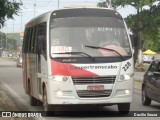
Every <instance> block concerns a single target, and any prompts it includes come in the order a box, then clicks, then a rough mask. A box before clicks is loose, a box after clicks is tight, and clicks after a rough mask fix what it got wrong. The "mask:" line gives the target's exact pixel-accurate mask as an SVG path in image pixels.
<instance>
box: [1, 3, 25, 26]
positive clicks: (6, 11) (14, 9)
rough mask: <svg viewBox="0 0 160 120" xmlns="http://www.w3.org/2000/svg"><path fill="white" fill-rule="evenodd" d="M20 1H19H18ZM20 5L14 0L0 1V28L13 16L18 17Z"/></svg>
mask: <svg viewBox="0 0 160 120" xmlns="http://www.w3.org/2000/svg"><path fill="white" fill-rule="evenodd" d="M20 1H21V0H20ZM20 5H22V2H21V3H18V2H16V1H15V0H0V28H1V27H2V26H4V23H5V21H6V18H7V19H13V15H14V14H15V15H18V10H19V9H20Z"/></svg>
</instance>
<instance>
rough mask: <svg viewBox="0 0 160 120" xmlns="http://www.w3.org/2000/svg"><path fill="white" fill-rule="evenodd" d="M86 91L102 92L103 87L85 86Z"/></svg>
mask: <svg viewBox="0 0 160 120" xmlns="http://www.w3.org/2000/svg"><path fill="white" fill-rule="evenodd" d="M87 90H88V91H103V90H104V85H94V86H93V85H92V86H87Z"/></svg>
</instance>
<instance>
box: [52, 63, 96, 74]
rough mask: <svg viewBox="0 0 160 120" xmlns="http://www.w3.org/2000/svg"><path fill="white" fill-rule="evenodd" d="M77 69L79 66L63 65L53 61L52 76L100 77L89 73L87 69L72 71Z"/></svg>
mask: <svg viewBox="0 0 160 120" xmlns="http://www.w3.org/2000/svg"><path fill="white" fill-rule="evenodd" d="M72 68H77V66H75V65H72V64H69V63H62V62H57V61H54V60H51V70H52V75H63V76H98V75H97V74H95V73H93V72H90V71H87V70H85V69H72Z"/></svg>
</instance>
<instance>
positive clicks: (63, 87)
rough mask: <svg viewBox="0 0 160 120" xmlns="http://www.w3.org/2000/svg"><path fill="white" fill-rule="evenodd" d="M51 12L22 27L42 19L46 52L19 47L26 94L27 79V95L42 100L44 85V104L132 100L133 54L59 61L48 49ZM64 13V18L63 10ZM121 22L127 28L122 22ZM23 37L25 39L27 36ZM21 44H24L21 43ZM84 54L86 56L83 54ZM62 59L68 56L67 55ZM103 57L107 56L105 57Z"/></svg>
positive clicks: (107, 102) (123, 101)
mask: <svg viewBox="0 0 160 120" xmlns="http://www.w3.org/2000/svg"><path fill="white" fill-rule="evenodd" d="M71 10H73V9H71ZM63 11H65V9H64V10H62V13H63ZM95 11H96V10H95ZM104 11H106V9H104ZM53 14H54V11H52V12H49V13H47V14H44V15H42V16H40V17H37V18H35V19H33V20H31V21H30V22H29V23H30V24H29V23H28V24H26V29H29V28H32V27H37V26H38V25H39V24H41V23H44V22H45V23H46V25H47V26H46V53H47V54H46V57H45V56H44V55H43V54H42V53H41V54H39V53H36V52H35V53H30V52H26V51H25V50H23V51H22V58H23V62H22V72H23V86H24V89H25V92H26V93H27V94H29V93H28V86H29V85H28V80H30V87H31V94H30V95H31V96H33V97H34V98H36V99H38V100H40V101H43V90H44V88H46V90H47V98H48V104H53V105H72V104H118V103H130V102H132V101H133V82H134V75H133V74H134V63H133V54H132V55H131V56H130V57H129V58H127V59H125V60H123V57H122V58H121V56H119V59H118V60H115V61H114V57H113V61H112V60H108V61H109V62H105V61H106V60H105V59H104V58H105V57H103V58H102V59H103V61H104V62H93V61H92V62H91V63H90V62H86V63H85V61H83V62H82V63H81V62H72V61H71V62H66V61H64V62H63V58H60V59H62V61H59V60H57V58H56V57H53V56H52V53H51V49H52V48H51V45H50V44H51V37H50V36H51V32H50V26H52V24H51V21H50V20H51V19H52V17H53ZM70 15H71V14H70ZM86 15H87V14H86ZM51 16H52V17H51ZM64 16H65V18H66V17H67V14H65V15H64ZM77 16H78V15H77ZM95 16H96V15H95ZM111 16H114V14H111ZM62 17H63V15H62V16H61V15H59V18H60V20H61V19H63V18H62ZM69 17H70V16H69ZM59 18H58V19H59ZM117 18H118V19H122V18H119V17H117ZM55 19H56V18H55ZM122 20H123V19H122ZM123 22H124V21H123ZM31 23H32V24H31ZM124 26H125V29H127V28H126V27H127V26H126V24H125V22H124ZM117 33H118V32H117ZM89 34H90V33H89V32H88V35H89ZM61 35H62V34H61ZM127 36H128V42H129V45H128V46H129V47H131V48H132V44H131V40H130V37H129V35H128V32H127ZM24 40H25V41H27V39H24ZM26 43H27V42H26ZM23 46H24V47H25V45H23ZM53 48H54V47H53ZM68 48H69V47H68ZM56 52H57V51H56ZM61 52H62V51H61ZM63 52H64V51H63ZM93 52H94V51H93ZM100 57H101V56H100ZM79 58H83V56H82V57H76V59H77V60H78V59H79ZM86 58H87V56H85V59H86ZM65 59H67V60H70V57H66V58H64V60H65ZM88 59H89V58H88ZM106 59H108V58H107V57H106ZM109 59H112V58H109ZM90 61H91V60H90ZM95 61H96V60H95ZM124 79H126V80H124ZM97 81H98V82H97ZM105 82H106V83H105Z"/></svg>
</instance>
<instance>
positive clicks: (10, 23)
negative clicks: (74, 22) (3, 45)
mask: <svg viewBox="0 0 160 120" xmlns="http://www.w3.org/2000/svg"><path fill="white" fill-rule="evenodd" d="M11 1H12V0H11ZM16 1H17V2H20V0H16ZM21 1H22V3H23V5H22V6H21V7H20V8H21V10H20V11H19V13H18V14H19V16H17V15H14V19H11V20H7V21H6V22H5V26H4V27H3V28H2V29H0V31H1V32H4V33H20V32H23V31H24V27H25V24H26V23H27V22H28V21H29V20H30V19H32V18H34V17H36V16H38V15H40V14H42V13H45V12H48V11H50V10H56V9H61V8H63V7H64V6H65V5H67V4H73V3H74V4H97V3H98V2H100V1H101V0H21ZM118 12H119V13H120V14H121V15H122V17H124V18H125V17H126V16H127V15H129V14H131V13H132V14H134V13H135V12H136V11H135V9H134V8H132V7H125V8H119V9H118Z"/></svg>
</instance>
